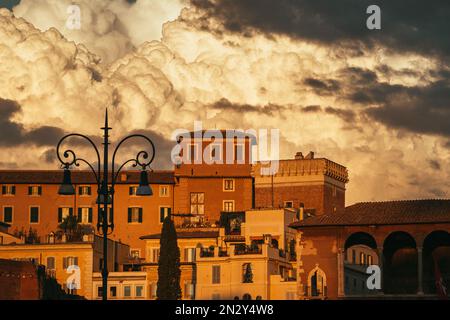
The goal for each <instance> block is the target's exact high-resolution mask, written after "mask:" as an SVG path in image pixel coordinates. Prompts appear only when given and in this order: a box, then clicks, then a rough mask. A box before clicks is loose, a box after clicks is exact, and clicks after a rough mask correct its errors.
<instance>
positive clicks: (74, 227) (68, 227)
mask: <svg viewBox="0 0 450 320" xmlns="http://www.w3.org/2000/svg"><path fill="white" fill-rule="evenodd" d="M58 228H59V229H61V230H62V231H63V232H64V234H66V236H67V240H68V241H74V240H78V239H76V238H77V233H78V232H77V231H78V230H79V224H78V218H77V217H76V216H74V215H71V214H70V215H68V216H67V217H65V218H64V219H63V221H62V222H61V223H60V224H59V225H58Z"/></svg>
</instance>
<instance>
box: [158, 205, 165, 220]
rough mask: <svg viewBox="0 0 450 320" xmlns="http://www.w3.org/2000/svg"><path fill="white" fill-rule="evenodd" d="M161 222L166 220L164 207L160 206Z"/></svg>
mask: <svg viewBox="0 0 450 320" xmlns="http://www.w3.org/2000/svg"><path fill="white" fill-rule="evenodd" d="M159 222H161V223H162V222H164V207H161V208H159Z"/></svg>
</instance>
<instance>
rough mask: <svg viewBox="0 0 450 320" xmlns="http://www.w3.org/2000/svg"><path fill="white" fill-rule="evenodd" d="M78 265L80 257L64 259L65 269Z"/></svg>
mask: <svg viewBox="0 0 450 320" xmlns="http://www.w3.org/2000/svg"><path fill="white" fill-rule="evenodd" d="M72 265H75V266H77V265H78V257H64V258H63V269H67V268H68V267H69V266H72Z"/></svg>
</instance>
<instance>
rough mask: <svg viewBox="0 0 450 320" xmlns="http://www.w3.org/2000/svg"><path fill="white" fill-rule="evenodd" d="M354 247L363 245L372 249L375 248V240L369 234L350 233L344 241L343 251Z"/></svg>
mask: <svg viewBox="0 0 450 320" xmlns="http://www.w3.org/2000/svg"><path fill="white" fill-rule="evenodd" d="M354 245H365V246H367V247H369V248H372V249H376V248H377V242H376V240H375V238H374V237H373V236H372V235H371V234H369V233H367V232H362V231H358V232H354V233H352V234H351V235H349V236H348V237H347V240H345V246H344V247H345V249H348V248H350V247H351V246H354Z"/></svg>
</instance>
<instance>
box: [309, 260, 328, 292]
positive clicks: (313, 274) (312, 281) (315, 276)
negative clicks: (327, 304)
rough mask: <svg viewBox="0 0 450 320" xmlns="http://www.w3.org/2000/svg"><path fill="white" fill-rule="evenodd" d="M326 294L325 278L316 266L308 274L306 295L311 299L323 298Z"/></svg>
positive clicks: (323, 273)
mask: <svg viewBox="0 0 450 320" xmlns="http://www.w3.org/2000/svg"><path fill="white" fill-rule="evenodd" d="M326 294H327V276H326V274H325V272H324V271H323V270H322V269H320V268H319V265H318V264H316V266H315V268H314V269H312V270H311V271H310V272H309V274H308V295H309V296H312V297H324V296H326Z"/></svg>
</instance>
